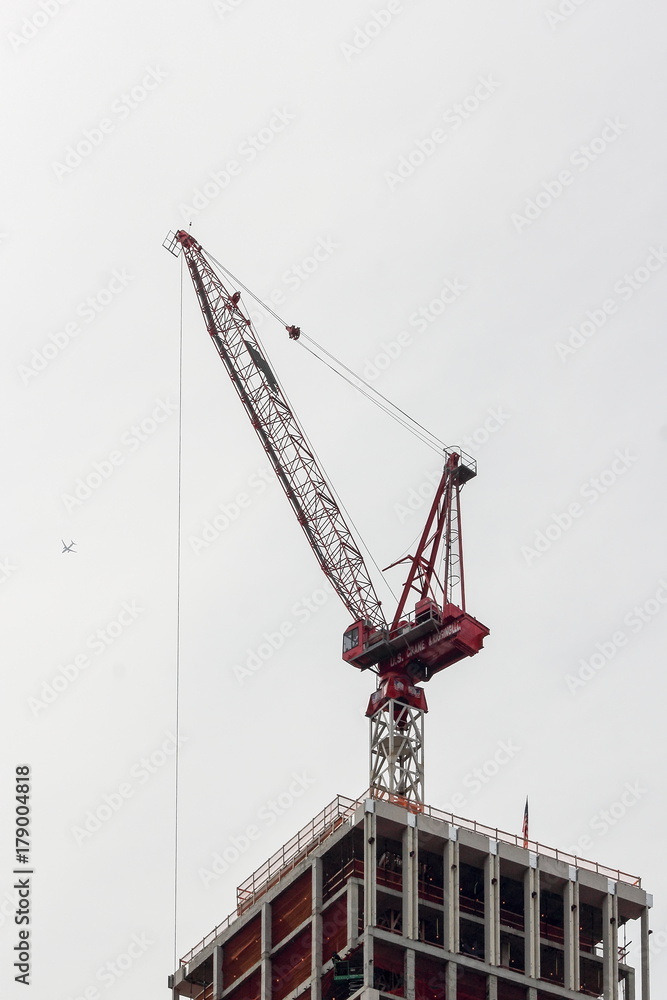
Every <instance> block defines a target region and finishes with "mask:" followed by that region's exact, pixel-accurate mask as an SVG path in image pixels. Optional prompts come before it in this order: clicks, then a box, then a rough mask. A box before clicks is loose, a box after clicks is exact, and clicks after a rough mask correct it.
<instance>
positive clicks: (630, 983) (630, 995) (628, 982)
mask: <svg viewBox="0 0 667 1000" xmlns="http://www.w3.org/2000/svg"><path fill="white" fill-rule="evenodd" d="M624 1000H635V970H634V969H631V970H630V972H629V973H628V974H627V976H626V978H625V998H624Z"/></svg>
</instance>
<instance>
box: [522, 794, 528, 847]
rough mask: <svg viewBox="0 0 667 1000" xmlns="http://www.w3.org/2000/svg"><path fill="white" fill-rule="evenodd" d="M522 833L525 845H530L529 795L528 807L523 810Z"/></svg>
mask: <svg viewBox="0 0 667 1000" xmlns="http://www.w3.org/2000/svg"><path fill="white" fill-rule="evenodd" d="M521 834H522V836H523V846H524V847H528V796H527V795H526V808H525V809H524V811H523V827H522V829H521Z"/></svg>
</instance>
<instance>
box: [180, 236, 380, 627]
mask: <svg viewBox="0 0 667 1000" xmlns="http://www.w3.org/2000/svg"><path fill="white" fill-rule="evenodd" d="M177 238H178V239H179V240H180V242H181V245H182V247H183V249H184V252H185V255H186V259H187V262H188V268H189V271H190V274H191V276H192V279H193V283H194V285H195V290H196V292H197V298H198V300H199V303H200V307H201V310H202V313H203V315H204V319H205V322H206V327H207V329H208V331H209V333H210V334H211V339H212V340H213V342H214V344H215V347H216V350H217V352H218V354H219V356H220V358H221V360H222V362H223V364H224V365H225V367H226V369H227V371H228V373H229V375H230V377H231V379H232V382H233V384H234V387H235V388H236V391H237V393H238V395H239V397H240V399H241V401H242V403H243V406H244V408H245V410H246V412H247V413H248V416H249V417H250V420H251V423H252V426H253V427H254V428H255V431H256V432H257V435H258V437H259V439H260V441H261V443H262V446H263V447H264V450H265V451H266V453H267V456H268V458H269V460H270V462H271V465H272V466H273V468H274V470H275V472H276V475H277V477H278V481H279V482H280V484H281V486H282V488H283V490H284V492H285V494H286V496H287V498H288V500H289V502H290V504H291V506H292V508H293V510H294V512H295V514H296V516H297V520H298V521H299V524H300V525H301V527H302V528H303V531H304V533H305V534H306V537H307V538H308V541H309V543H310V545H311V547H312V549H313V552H314V554H315V556H316V558H317V561H318V563H319V564H320V566H321V567H322V569H323V571H324V573H325V575H326V576H327V578H328V579H329V580H330V581H331V583H332V586H333V587H334V589H335V590H336V592H337V593H338V595H339V596H340V598H341V600H342V601H343V603H344V604H345V606H346V607H347V609H348V611H349V612H350V614H351V615H352V617H353V618H355V619H357V618H363V619H364V620H366V621H369V622H371V623H373V624H374V625H375V626H376V627H383V626H384V625H385V621H384V616H383V614H382V611H381V608H380V601H379V599H378V597H377V595H376V593H375V589H374V587H373V584H372V581H371V578H370V575H369V573H368V570H367V569H366V566H365V564H364V559H363V556H362V555H361V552H360V550H359V547H358V545H357V544H356V541H355V539H354V537H353V535H352V533H351V531H350V529H349V528H348V526H347V524H346V522H345V519H344V518H343V515H342V512H341V510H340V508H339V506H338V504H337V502H336V500H335V498H334V496H333V492H332V490H331V487H330V486H329V484H328V482H327V480H326V478H325V476H324V474H323V472H322V470H321V469H320V467H319V465H318V462H317V460H316V458H315V456H314V454H313V452H312V450H311V449H310V448H309V446H308V444H307V442H306V438H305V434H304V433H303V430H302V429H301V427H300V425H299V423H298V421H297V419H296V417H295V416H294V414H293V412H292V410H291V408H290V406H289V404H288V402H287V400H286V398H285V397H284V396H283V394H282V391H281V389H280V386H279V384H278V381H277V379H276V377H275V375H274V373H273V370H272V369H271V366H270V365H269V362H268V361H267V360H266V357H265V356H264V354H263V352H262V350H261V348H260V346H259V343H258V342H257V340H256V337H255V334H254V331H253V329H252V324H251V322H250V320H249V318H248V317H246V316H245V315H244V314H243V313H242V312H241V310H240V308H239V305H238V302H239V297H240V296H239V294H238V293H233V294H232V293H230V292H229V291H228V290H227V289H226V288H225V286H224V284H223V283H222V281H221V279H220V277H219V276H218V275H217V274H216V272H215V271H213V269H212V268H211V266H210V264H209V263H208V261H207V260H206V258H205V257H204V255H203V252H202V250H201V247H200V246H199V245H198V244H197V243H196V241H194V240H193V239H192V237H190V236H189V234H183V233H179V234H177Z"/></svg>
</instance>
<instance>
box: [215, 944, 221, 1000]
mask: <svg viewBox="0 0 667 1000" xmlns="http://www.w3.org/2000/svg"><path fill="white" fill-rule="evenodd" d="M222 987H223V983H222V945H219V944H216V946H215V948H214V949H213V1000H221V998H222Z"/></svg>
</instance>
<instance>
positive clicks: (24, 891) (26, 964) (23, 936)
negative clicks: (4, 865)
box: [14, 870, 32, 986]
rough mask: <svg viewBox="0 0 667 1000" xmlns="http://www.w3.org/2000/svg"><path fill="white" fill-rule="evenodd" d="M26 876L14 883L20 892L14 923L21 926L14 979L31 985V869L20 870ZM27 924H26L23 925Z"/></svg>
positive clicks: (16, 948)
mask: <svg viewBox="0 0 667 1000" xmlns="http://www.w3.org/2000/svg"><path fill="white" fill-rule="evenodd" d="M15 874H16V873H15ZM20 874H21V875H24V876H26V877H25V878H19V879H17V880H16V882H15V883H14V888H15V889H16V891H17V894H18V903H17V907H16V911H15V913H14V923H15V924H17V925H18V926H20V927H21V930H20V931H19V932H18V944H15V945H14V951H15V952H16V958H17V961H16V962H14V968H15V969H16V970H17V974H16V975H15V976H14V979H15V981H16V982H17V983H23V984H24V985H25V986H29V985H30V930H29V929H28V928H29V925H30V878H29V876H30V875H32V872H31V871H27V870H24V871H22V872H20ZM22 925H25V926H22Z"/></svg>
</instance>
